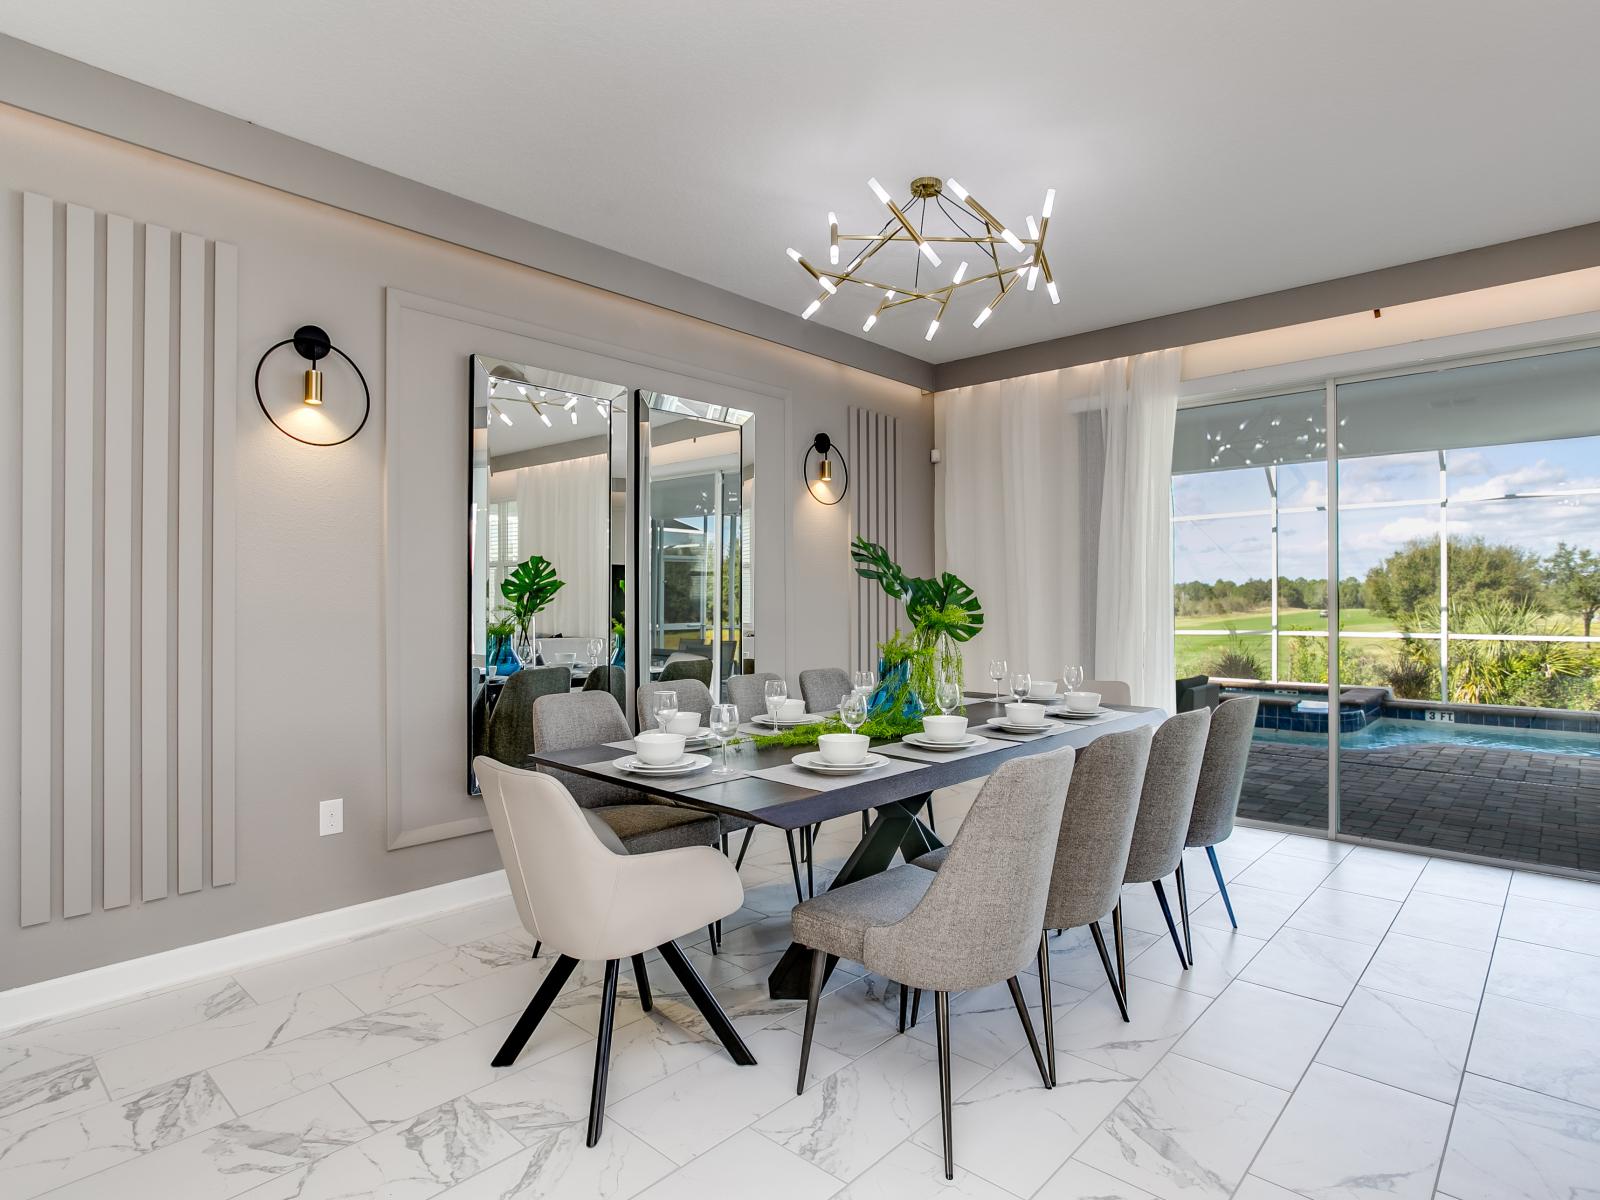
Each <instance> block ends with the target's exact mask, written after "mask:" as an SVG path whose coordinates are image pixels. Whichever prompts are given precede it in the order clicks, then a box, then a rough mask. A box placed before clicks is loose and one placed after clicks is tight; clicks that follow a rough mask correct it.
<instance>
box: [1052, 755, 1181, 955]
mask: <svg viewBox="0 0 1600 1200" xmlns="http://www.w3.org/2000/svg"><path fill="white" fill-rule="evenodd" d="M1153 732H1154V730H1152V729H1151V728H1150V726H1148V725H1141V726H1140V727H1139V728H1138V729H1129V730H1127V731H1125V732H1123V733H1107V734H1103V735H1101V736H1100V737H1097V738H1095V740H1094V741H1092V742H1090V743H1089V744H1088V745H1087V746H1085V747H1084V748H1083V749H1082V750H1079V751H1078V761H1077V762H1076V763H1074V764H1073V767H1072V786H1071V787H1069V788H1068V789H1067V807H1066V811H1065V812H1064V813H1063V814H1062V817H1061V836H1060V837H1059V838H1058V839H1057V840H1056V861H1055V868H1054V870H1053V871H1052V873H1051V879H1050V901H1049V903H1048V904H1046V905H1045V910H1044V924H1045V928H1046V929H1076V928H1077V927H1078V926H1080V925H1087V924H1088V923H1089V922H1091V921H1098V920H1099V919H1100V918H1101V917H1103V916H1105V915H1106V914H1107V913H1108V912H1110V911H1111V910H1112V909H1113V908H1115V907H1116V904H1117V897H1118V895H1119V894H1120V893H1121V891H1122V876H1123V873H1124V872H1125V871H1126V870H1127V867H1128V851H1129V850H1130V849H1131V848H1132V847H1133V826H1134V821H1135V819H1136V817H1137V816H1138V812H1139V793H1140V790H1141V789H1142V788H1143V787H1144V772H1145V766H1146V764H1148V763H1149V761H1150V738H1151V734H1152V733H1153Z"/></svg>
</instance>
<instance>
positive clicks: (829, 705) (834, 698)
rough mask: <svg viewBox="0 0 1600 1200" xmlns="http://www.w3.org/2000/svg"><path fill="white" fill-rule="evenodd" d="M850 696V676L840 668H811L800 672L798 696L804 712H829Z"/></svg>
mask: <svg viewBox="0 0 1600 1200" xmlns="http://www.w3.org/2000/svg"><path fill="white" fill-rule="evenodd" d="M849 694H850V676H849V675H848V674H847V673H846V672H845V671H844V670H843V668H840V667H813V668H812V669H811V670H809V671H801V672H800V696H801V698H802V699H804V700H805V702H806V711H807V712H814V713H821V712H830V711H831V710H833V709H835V708H838V707H839V702H840V701H841V700H843V699H844V698H845V697H846V696H848V695H849Z"/></svg>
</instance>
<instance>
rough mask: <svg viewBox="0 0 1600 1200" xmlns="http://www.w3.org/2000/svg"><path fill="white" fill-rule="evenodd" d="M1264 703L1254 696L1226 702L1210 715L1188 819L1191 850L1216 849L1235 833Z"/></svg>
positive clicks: (1187, 839) (1188, 841)
mask: <svg viewBox="0 0 1600 1200" xmlns="http://www.w3.org/2000/svg"><path fill="white" fill-rule="evenodd" d="M1260 707H1261V701H1260V700H1259V699H1257V698H1256V697H1255V696H1240V697H1239V698H1237V699H1234V700H1224V701H1223V702H1222V703H1221V704H1219V705H1218V706H1217V707H1216V708H1215V709H1213V710H1212V712H1211V730H1210V732H1209V733H1207V734H1206V752H1205V757H1204V758H1203V759H1202V760H1201V763H1200V781H1199V783H1198V784H1197V785H1196V787H1195V792H1194V815H1193V816H1191V817H1190V818H1189V836H1188V837H1187V838H1186V839H1185V843H1186V844H1187V845H1190V846H1215V845H1216V844H1217V843H1218V842H1220V841H1223V840H1225V839H1226V838H1227V836H1228V835H1229V834H1230V833H1232V832H1233V818H1234V817H1235V816H1236V815H1237V814H1238V812H1239V792H1240V791H1241V789H1243V787H1244V768H1245V763H1246V762H1247V761H1249V758H1250V739H1251V737H1253V736H1254V734H1255V728H1256V711H1257V710H1258V709H1259V708H1260Z"/></svg>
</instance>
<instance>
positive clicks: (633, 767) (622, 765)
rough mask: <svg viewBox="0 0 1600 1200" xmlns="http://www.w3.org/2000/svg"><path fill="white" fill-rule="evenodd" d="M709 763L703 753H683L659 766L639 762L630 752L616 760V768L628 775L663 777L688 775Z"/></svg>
mask: <svg viewBox="0 0 1600 1200" xmlns="http://www.w3.org/2000/svg"><path fill="white" fill-rule="evenodd" d="M710 765H711V760H710V759H709V758H707V757H706V756H705V755H704V754H685V755H684V756H683V757H682V758H680V759H679V760H678V761H677V762H675V763H667V764H666V765H665V766H659V767H658V766H653V765H652V764H650V763H646V762H640V761H639V759H638V758H637V757H636V756H634V755H632V754H630V755H627V756H626V757H623V758H619V759H617V760H616V768H617V770H619V771H627V772H628V773H629V774H630V775H660V776H663V777H666V776H670V775H688V774H691V773H692V772H695V771H698V770H700V769H701V768H702V767H709V766H710Z"/></svg>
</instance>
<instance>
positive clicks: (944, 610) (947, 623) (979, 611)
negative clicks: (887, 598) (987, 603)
mask: <svg viewBox="0 0 1600 1200" xmlns="http://www.w3.org/2000/svg"><path fill="white" fill-rule="evenodd" d="M907 584H908V586H909V589H910V597H909V598H908V599H907V600H906V616H908V617H910V618H911V624H912V625H913V626H914V627H915V628H917V629H920V630H925V631H927V632H929V633H933V634H942V635H944V636H946V637H949V638H950V639H952V640H953V641H957V642H970V641H971V640H972V639H973V637H975V636H976V635H977V633H978V631H979V630H980V629H982V628H983V603H982V602H981V601H980V600H979V599H978V595H977V593H976V592H974V591H973V590H972V588H971V587H970V586H969V585H968V584H967V583H966V581H965V580H963V579H962V578H961V577H960V576H958V575H952V574H951V573H950V572H949V571H946V572H945V573H944V574H943V575H940V576H939V577H938V578H937V579H920V578H913V579H910V580H908V581H907Z"/></svg>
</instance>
